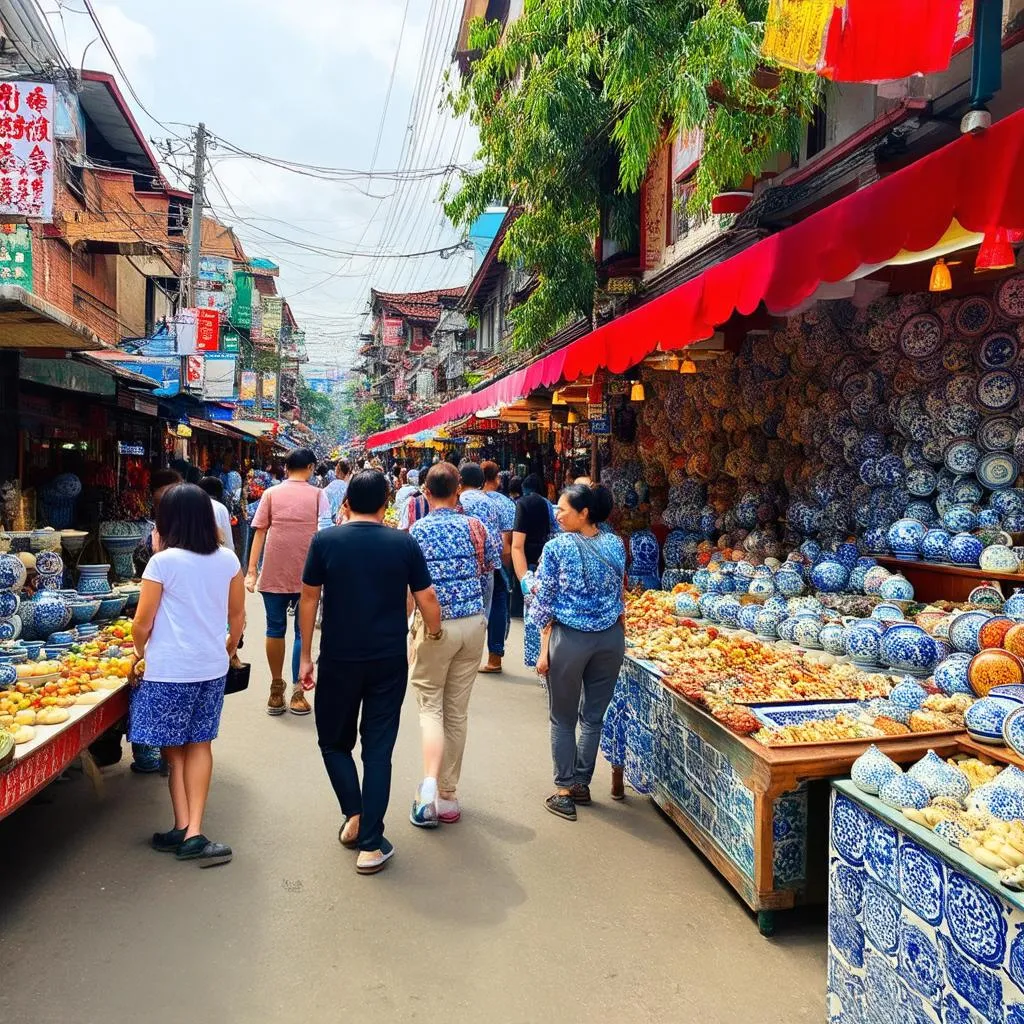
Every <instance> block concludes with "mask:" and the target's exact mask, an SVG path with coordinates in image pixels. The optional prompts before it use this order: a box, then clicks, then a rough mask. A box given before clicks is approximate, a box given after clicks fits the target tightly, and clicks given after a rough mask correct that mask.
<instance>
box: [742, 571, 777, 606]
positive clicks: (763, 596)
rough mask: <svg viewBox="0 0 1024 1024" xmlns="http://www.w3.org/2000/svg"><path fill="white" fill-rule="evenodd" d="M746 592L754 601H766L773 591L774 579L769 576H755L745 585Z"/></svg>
mask: <svg viewBox="0 0 1024 1024" xmlns="http://www.w3.org/2000/svg"><path fill="white" fill-rule="evenodd" d="M780 575H781V574H780ZM747 593H748V594H749V595H750V596H751V597H752V598H754V599H755V600H756V601H767V600H768V598H769V597H771V596H772V595H773V594H774V593H775V580H774V579H773V578H772V577H771V576H755V577H754V578H753V579H752V580H751V581H750V583H749V584H748V585H747Z"/></svg>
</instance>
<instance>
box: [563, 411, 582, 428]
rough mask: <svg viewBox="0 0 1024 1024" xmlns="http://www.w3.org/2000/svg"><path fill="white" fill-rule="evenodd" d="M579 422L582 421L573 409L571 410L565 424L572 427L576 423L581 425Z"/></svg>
mask: <svg viewBox="0 0 1024 1024" xmlns="http://www.w3.org/2000/svg"><path fill="white" fill-rule="evenodd" d="M579 421H580V418H579V416H577V415H576V412H575V411H574V410H573V409H570V410H569V415H568V416H567V417H566V420H565V422H566V423H568V424H569V426H570V427H571V426H572V425H573V424H574V423H579Z"/></svg>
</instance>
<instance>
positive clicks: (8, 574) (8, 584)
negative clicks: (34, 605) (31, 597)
mask: <svg viewBox="0 0 1024 1024" xmlns="http://www.w3.org/2000/svg"><path fill="white" fill-rule="evenodd" d="M27 575H28V570H27V569H26V568H25V566H24V563H23V562H22V561H21V559H20V558H18V557H17V555H12V554H8V553H6V552H5V553H4V554H2V555H0V590H21V588H22V587H23V586H24V585H25V577H26V576H27Z"/></svg>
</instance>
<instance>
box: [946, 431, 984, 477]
mask: <svg viewBox="0 0 1024 1024" xmlns="http://www.w3.org/2000/svg"><path fill="white" fill-rule="evenodd" d="M980 454H981V453H980V452H979V451H978V446H977V445H976V444H975V443H974V442H973V441H971V440H969V439H968V438H965V437H960V438H957V439H956V440H954V441H951V442H950V444H949V446H948V447H947V448H946V451H945V455H944V461H945V463H946V468H947V469H948V470H949V471H950V472H951V473H973V472H974V467H975V466H977V464H978V458H979V456H980Z"/></svg>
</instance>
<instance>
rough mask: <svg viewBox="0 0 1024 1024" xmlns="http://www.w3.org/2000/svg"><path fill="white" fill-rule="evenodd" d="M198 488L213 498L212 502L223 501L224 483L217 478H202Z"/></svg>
mask: <svg viewBox="0 0 1024 1024" xmlns="http://www.w3.org/2000/svg"><path fill="white" fill-rule="evenodd" d="M199 486H200V487H202V489H203V490H204V491H206V493H207V494H208V495H209V496H210V497H211V498H213V500H214V501H223V500H224V481H223V480H221V478H220V477H219V476H204V477H203V479H202V480H200V481H199Z"/></svg>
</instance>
